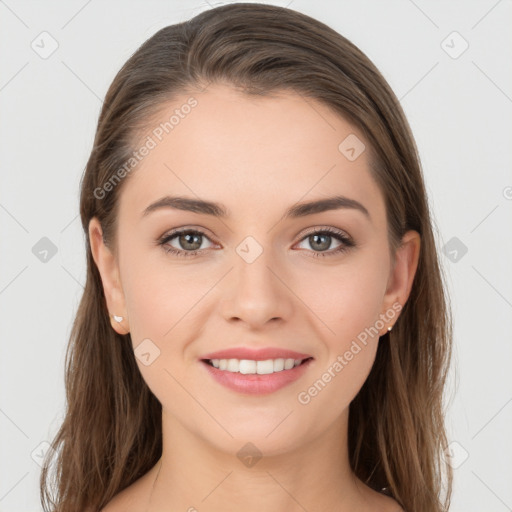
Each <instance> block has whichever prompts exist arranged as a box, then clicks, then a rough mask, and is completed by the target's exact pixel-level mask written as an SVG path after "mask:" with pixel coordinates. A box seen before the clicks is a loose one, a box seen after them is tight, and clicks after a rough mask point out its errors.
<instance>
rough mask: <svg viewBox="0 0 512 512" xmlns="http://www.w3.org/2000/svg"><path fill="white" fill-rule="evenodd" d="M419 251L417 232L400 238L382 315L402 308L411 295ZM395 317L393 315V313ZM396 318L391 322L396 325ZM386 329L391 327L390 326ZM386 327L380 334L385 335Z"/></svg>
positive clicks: (419, 242) (412, 231) (419, 240)
mask: <svg viewBox="0 0 512 512" xmlns="http://www.w3.org/2000/svg"><path fill="white" fill-rule="evenodd" d="M420 249H421V238H420V235H419V233H418V232H417V231H414V230H411V231H408V232H407V233H405V235H404V236H403V237H402V242H401V244H400V247H398V249H397V251H396V255H395V264H394V267H393V269H392V271H391V275H390V277H389V280H388V287H387V289H386V294H385V297H384V312H383V313H384V314H386V311H390V310H393V311H395V310H396V309H397V304H400V309H402V308H403V306H404V304H405V303H406V302H407V299H408V298H409V295H410V293H411V289H412V284H413V281H414V276H415V275H416V270H417V268H418V261H419V255H420ZM393 316H395V313H393ZM396 321H397V317H396V318H394V320H393V325H394V323H396ZM388 327H392V325H391V324H390V325H389V326H388ZM388 327H386V330H384V331H383V332H382V333H381V336H382V335H383V334H386V332H387V331H388Z"/></svg>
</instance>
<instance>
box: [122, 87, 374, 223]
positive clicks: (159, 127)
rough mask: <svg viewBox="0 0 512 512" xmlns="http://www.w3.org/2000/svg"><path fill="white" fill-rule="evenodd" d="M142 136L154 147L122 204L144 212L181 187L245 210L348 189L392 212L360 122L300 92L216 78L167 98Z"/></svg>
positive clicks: (185, 191) (368, 203) (191, 193)
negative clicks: (246, 87) (265, 90)
mask: <svg viewBox="0 0 512 512" xmlns="http://www.w3.org/2000/svg"><path fill="white" fill-rule="evenodd" d="M191 98H193V99H192V100H191ZM190 105H194V106H190ZM141 141H142V142H141V143H140V144H139V145H141V144H142V145H144V143H146V146H147V147H149V148H150V149H149V150H148V151H146V152H145V153H146V154H145V156H143V157H142V158H141V160H140V161H139V163H138V164H137V166H136V168H135V170H134V171H133V172H132V173H131V175H130V179H129V180H128V181H129V182H128V183H127V184H126V187H124V190H123V193H122V194H121V210H122V209H123V203H124V204H127V203H129V204H130V210H131V211H135V210H136V211H137V212H142V210H143V209H144V208H145V207H146V206H147V205H148V204H149V203H150V202H152V201H155V199H158V198H159V197H161V196H164V195H166V194H173V195H186V196H190V197H196V198H201V199H207V200H213V201H218V202H221V203H223V204H226V205H229V210H230V211H231V210H233V211H236V213H237V216H238V215H241V214H243V213H245V212H247V213H248V214H249V213H250V212H254V211H258V212H262V211H267V212H271V211H272V212H274V211H275V213H276V214H278V213H282V210H283V209H284V208H288V207H289V206H290V205H291V204H293V203H296V202H299V201H302V200H304V201H306V200H309V199H316V198H319V197H325V196H332V195H335V194H339V195H344V196H347V197H350V198H352V199H355V200H357V201H360V202H363V204H365V206H366V207H367V209H368V210H371V211H373V212H374V213H375V215H377V216H382V214H383V213H384V202H383V198H382V197H381V193H380V190H379V189H378V187H377V184H376V183H375V181H374V180H373V178H372V176H371V174H370V172H369V167H368V165H369V147H368V145H366V149H364V150H363V148H364V146H363V144H366V143H365V141H364V138H363V136H362V134H361V133H360V132H359V130H358V129H357V128H356V127H355V126H353V125H352V124H350V123H349V122H348V121H347V120H345V119H344V118H342V117H341V116H340V115H338V114H336V113H334V112H333V111H332V110H331V109H329V108H328V107H326V106H325V105H323V104H321V103H319V102H317V101H315V100H312V99H310V98H305V97H303V96H301V95H299V94H296V93H293V92H279V93H272V95H271V96H249V95H247V94H244V93H242V92H240V91H237V90H235V89H234V88H232V87H230V86H227V85H210V86H209V87H208V88H207V89H206V90H205V91H204V92H200V93H193V94H191V95H182V96H179V97H177V98H174V99H173V101H172V102H169V103H166V104H163V105H162V108H161V110H160V111H159V113H158V115H157V116H155V117H154V118H153V119H152V121H151V123H150V124H149V128H148V129H147V130H146V131H145V132H144V133H143V134H142V138H141ZM137 147H138V146H137ZM352 148H354V151H352ZM347 149H348V150H349V152H348V153H347ZM361 151H362V152H361ZM359 152H361V153H360V155H359V156H357V154H358V153H359ZM354 154H355V155H356V156H357V158H355V159H354V158H353V156H354ZM349 157H350V158H349ZM370 213H371V212H370ZM372 216H373V215H372Z"/></svg>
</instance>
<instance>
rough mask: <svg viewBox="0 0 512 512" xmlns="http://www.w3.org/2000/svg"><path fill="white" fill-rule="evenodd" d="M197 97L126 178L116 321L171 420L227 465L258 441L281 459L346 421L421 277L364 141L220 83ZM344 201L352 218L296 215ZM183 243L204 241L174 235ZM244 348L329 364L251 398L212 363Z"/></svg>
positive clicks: (327, 114) (301, 110) (340, 124)
mask: <svg viewBox="0 0 512 512" xmlns="http://www.w3.org/2000/svg"><path fill="white" fill-rule="evenodd" d="M193 97H194V98H195V100H196V101H197V103H196V104H195V103H194V101H193V100H190V101H189V96H186V95H184V96H182V97H180V98H178V99H177V100H175V101H173V102H172V104H169V105H167V106H166V107H165V108H163V109H162V112H161V115H160V116H159V117H158V120H157V121H156V122H155V125H154V127H153V128H150V130H149V131H148V132H147V133H146V134H145V135H144V137H143V139H142V143H143V144H144V143H146V147H148V148H149V149H148V151H147V152H146V151H144V150H142V151H140V152H139V153H140V154H142V153H147V154H146V155H145V156H142V157H141V158H142V159H141V161H140V162H139V164H138V165H137V168H136V169H135V170H134V171H133V172H132V173H131V175H130V176H129V177H127V178H125V179H126V180H127V182H126V183H124V184H123V189H122V192H121V194H120V204H119V218H118V231H117V234H116V236H117V239H116V244H117V248H118V252H117V260H116V265H118V267H116V268H117V269H118V272H119V278H120V286H119V290H120V293H118V294H115V293H112V291H110V292H109V293H107V296H108V299H107V300H108V301H109V302H110V303H109V309H110V310H111V312H113V313H116V314H118V315H123V316H124V317H125V320H124V322H125V326H127V328H129V330H130V333H131V339H132V343H133V347H134V349H135V353H136V356H137V358H136V360H137V364H138V366H139V368H140V371H141V373H142V376H143V378H144V379H145V381H146V382H147V384H148V386H149V387H150V389H151V390H152V392H153V393H154V394H155V396H156V397H157V398H158V400H159V401H160V402H161V404H162V406H163V410H164V414H165V417H166V418H168V420H169V421H172V422H174V423H175V424H179V425H180V426H181V427H183V428H185V429H186V430H187V431H189V432H193V433H194V434H195V435H197V436H199V437H200V438H201V439H203V440H205V441H207V442H208V443H209V444H211V445H214V446H216V447H217V448H220V449H222V450H225V451H231V452H233V453H234V452H235V451H237V450H238V449H239V448H240V446H241V442H242V443H243V442H248V441H251V442H252V443H253V444H254V445H255V446H256V447H258V449H260V450H261V451H262V452H264V453H266V454H272V453H275V454H277V453H280V452H284V451H287V450H290V449H292V448H294V447H299V446H302V445H304V443H306V442H308V441H311V440H312V439H314V438H317V437H318V436H319V435H321V434H322V433H323V432H327V429H330V428H335V427H336V423H337V422H341V421H343V418H346V414H347V411H348V406H349V404H350V402H351V401H352V399H353V398H354V397H355V395H356V394H357V393H358V391H359V389H360V388H361V386H362V385H363V383H364V381H365V380H366V378H367V376H368V374H369V372H370V369H371V366H372V364H373V361H374V358H375V354H376V350H377V343H378V336H379V335H382V334H384V333H385V332H386V330H387V327H388V326H390V325H393V324H394V323H395V322H396V320H397V318H398V310H399V309H400V304H403V303H404V302H405V300H406V296H407V294H408V292H409V287H410V281H411V279H412V278H411V276H410V275H409V276H408V271H410V270H411V269H410V268H409V269H408V270H407V268H406V264H405V263H404V262H405V260H406V258H403V259H402V260H400V259H399V263H398V266H397V267H395V269H396V270H395V271H393V269H392V265H391V260H390V251H389V245H388V239H387V224H386V212H385V206H384V199H383V196H382V194H381V192H380V190H379V188H378V187H377V184H376V183H375V182H374V180H373V179H372V177H371V175H370V172H369V170H368V169H369V168H368V166H369V160H368V157H369V154H368V153H369V151H368V148H367V149H364V146H363V136H362V135H361V133H360V132H359V131H358V130H357V129H355V128H354V127H353V126H351V125H350V124H349V123H348V122H346V121H345V120H343V119H342V118H340V117H339V116H337V115H335V114H334V113H333V112H332V111H330V110H329V109H328V108H326V107H325V106H323V105H321V104H319V103H318V102H315V101H313V100H310V99H307V101H306V99H304V98H302V97H300V96H297V95H294V94H292V93H281V94H279V95H273V96H271V97H250V96H247V95H244V94H242V93H240V92H237V91H235V90H234V89H232V88H230V87H229V86H227V85H226V86H225V85H212V86H210V87H209V88H208V89H206V90H205V91H204V92H202V93H198V94H194V95H193ZM187 102H188V103H187ZM186 104H188V105H195V106H193V107H191V108H186V107H185V108H181V106H183V105H186ZM176 109H178V112H176ZM172 115H175V118H174V119H173V121H172V123H174V124H172V127H171V128H170V126H171V124H168V125H165V122H168V121H169V119H170V118H171V116H172ZM176 116H177V117H176ZM178 118H179V120H178V121H177V119H178ZM160 123H164V124H163V125H160ZM162 126H164V127H165V128H166V129H164V128H163V127H162ZM147 136H149V137H150V138H151V139H152V141H153V142H154V144H153V143H152V142H150V140H149V139H147ZM347 137H348V139H347ZM153 146H154V147H153ZM167 196H169V197H178V196H179V197H181V198H187V199H190V200H194V201H208V202H211V203H217V204H218V205H222V208H223V209H225V211H226V215H225V216H217V215H211V214H208V213H207V212H206V213H205V212H199V211H189V210H186V209H179V208H173V207H170V206H169V203H170V201H167V206H166V201H165V200H164V201H162V199H163V198H166V197H167ZM336 196H339V197H341V196H343V197H344V198H347V201H346V203H345V206H343V204H341V206H336V207H332V205H331V209H328V210H325V211H321V210H322V208H317V209H316V210H315V208H311V209H310V210H309V211H303V212H302V213H306V214H304V215H293V214H290V215H285V214H286V212H287V211H288V210H289V209H290V208H295V209H297V207H298V206H299V205H302V204H304V203H309V202H313V201H320V200H326V199H328V198H333V197H336ZM158 201H160V206H158V204H156V206H151V205H155V203H157V202H158ZM175 204H177V203H175ZM183 204H184V203H182V205H183ZM212 210H213V209H212V208H210V209H209V211H210V213H211V212H212ZM177 229H180V230H190V231H195V232H199V233H188V236H187V234H186V233H185V235H182V236H180V235H179V234H178V235H177V236H174V237H172V236H170V235H172V232H173V231H174V230H177ZM326 229H327V230H330V231H332V233H325V230H326ZM314 231H318V232H321V233H320V234H317V235H316V236H315V235H314V233H312V232H314ZM338 234H339V235H340V236H341V237H342V238H341V239H339V238H337V235H338ZM343 240H344V241H343ZM160 241H162V242H163V243H162V244H161V243H160ZM169 251H179V255H178V254H175V253H173V252H169ZM194 251H199V252H196V253H195V254H194ZM187 253H188V255H187ZM402 263H403V264H402ZM413 270H414V269H413ZM102 277H104V275H102ZM104 283H105V279H104ZM114 286H115V285H114ZM116 297H117V298H116ZM376 333H377V334H376ZM241 347H246V348H249V349H259V348H275V349H281V350H292V351H295V352H298V353H301V354H304V355H307V356H311V357H312V358H313V359H310V360H309V362H308V363H307V364H306V365H304V367H302V368H301V369H300V370H299V372H297V371H296V370H283V372H288V371H294V372H296V373H297V374H298V375H299V376H298V377H297V378H296V379H295V380H293V379H292V380H291V381H290V382H288V383H287V384H286V385H284V386H282V387H280V388H279V389H274V390H273V391H272V390H268V389H267V388H265V389H266V391H265V389H263V390H261V389H260V391H261V392H259V393H258V392H257V389H256V392H255V385H254V383H253V384H249V388H247V390H246V391H243V390H241V389H234V388H232V387H227V386H226V385H224V384H222V383H220V382H219V380H217V379H216V378H214V377H213V376H212V375H211V366H209V365H208V363H206V362H204V361H203V360H202V359H204V358H205V356H206V355H208V354H210V353H212V352H216V351H220V350H224V349H231V348H237V349H238V348H241ZM273 359H278V358H273ZM336 363H338V364H336ZM251 364H252V363H251ZM251 364H249V365H248V367H249V368H253V367H252V366H251ZM265 364H267V365H268V363H265ZM272 364H277V367H279V363H275V362H273V363H272ZM255 366H256V367H257V363H255ZM264 366H265V365H264ZM260 368H263V367H261V366H260ZM265 368H267V369H268V366H265ZM216 371H217V372H221V370H216ZM226 371H227V370H223V372H226ZM249 371H251V370H249ZM239 375H240V374H239ZM243 375H245V374H243ZM232 376H233V374H232V373H231V375H230V377H232ZM274 377H275V376H274ZM274 377H272V376H271V375H267V376H265V375H262V377H254V376H253V377H247V376H245V377H244V376H242V377H241V378H242V379H246V380H251V379H252V380H255V379H258V378H259V379H262V380H265V379H266V380H267V381H270V380H271V379H272V378H274ZM319 381H320V382H319ZM250 386H252V387H250ZM315 390H316V391H315ZM249 391H252V392H249Z"/></svg>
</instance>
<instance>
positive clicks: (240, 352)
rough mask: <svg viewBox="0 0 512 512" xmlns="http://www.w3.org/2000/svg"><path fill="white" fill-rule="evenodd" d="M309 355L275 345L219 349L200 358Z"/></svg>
mask: <svg viewBox="0 0 512 512" xmlns="http://www.w3.org/2000/svg"><path fill="white" fill-rule="evenodd" d="M310 357H313V356H311V355H310V354H301V353H300V352H295V351H294V350H287V349H283V348H277V347H268V348H258V349H256V348H248V347H235V348H227V349H224V350H219V351H217V352H210V353H209V354H205V355H204V356H202V357H201V358H200V359H250V360H253V361H265V360H267V359H308V358H310Z"/></svg>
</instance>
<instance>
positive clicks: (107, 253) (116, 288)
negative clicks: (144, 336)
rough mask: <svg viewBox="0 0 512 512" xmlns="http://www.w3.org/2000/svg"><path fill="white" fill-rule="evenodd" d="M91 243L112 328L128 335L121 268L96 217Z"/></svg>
mask: <svg viewBox="0 0 512 512" xmlns="http://www.w3.org/2000/svg"><path fill="white" fill-rule="evenodd" d="M89 241H90V244H91V252H92V256H93V258H94V261H95V263H96V266H97V267H98V271H99V273H100V275H101V281H102V283H103V291H104V293H105V298H106V301H107V308H108V311H109V314H110V322H111V324H112V328H113V329H114V330H115V331H116V332H117V333H118V334H128V333H129V332H130V328H129V324H128V317H127V313H126V303H125V298H124V292H123V288H122V286H121V280H120V277H119V267H118V264H117V260H116V257H115V255H114V254H113V253H112V251H111V250H110V249H109V248H108V247H107V246H106V245H105V242H104V241H103V230H102V228H101V223H100V222H99V220H98V219H97V218H96V217H93V218H92V219H91V220H90V222H89Z"/></svg>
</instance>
